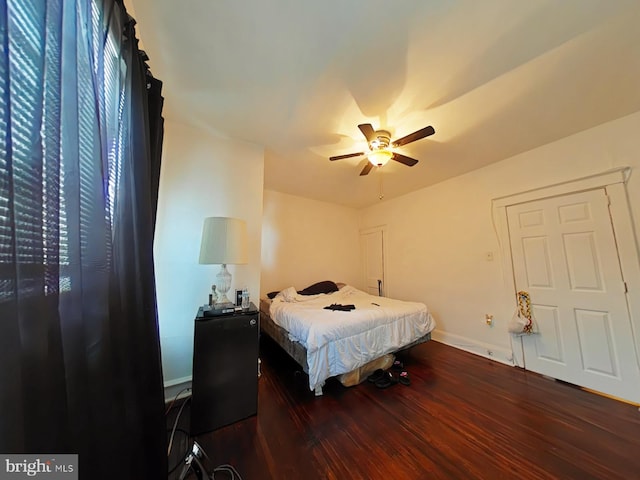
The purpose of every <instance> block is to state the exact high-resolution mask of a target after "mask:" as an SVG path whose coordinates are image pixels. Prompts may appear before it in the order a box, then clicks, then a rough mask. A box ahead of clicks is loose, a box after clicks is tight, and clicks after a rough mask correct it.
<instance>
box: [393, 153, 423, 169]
mask: <svg viewBox="0 0 640 480" xmlns="http://www.w3.org/2000/svg"><path fill="white" fill-rule="evenodd" d="M391 159H392V160H395V161H396V162H400V163H403V164H405V165H406V166H407V167H413V166H414V165H415V164H416V163H418V160H416V159H415V158H411V157H407V156H406V155H402V154H401V153H396V152H393V157H391Z"/></svg>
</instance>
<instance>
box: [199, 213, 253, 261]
mask: <svg viewBox="0 0 640 480" xmlns="http://www.w3.org/2000/svg"><path fill="white" fill-rule="evenodd" d="M247 261H248V253H247V224H246V222H245V221H244V220H240V219H238V218H229V217H209V218H205V219H204V226H203V227H202V243H201V244H200V262H199V263H204V264H227V265H241V264H245V263H247Z"/></svg>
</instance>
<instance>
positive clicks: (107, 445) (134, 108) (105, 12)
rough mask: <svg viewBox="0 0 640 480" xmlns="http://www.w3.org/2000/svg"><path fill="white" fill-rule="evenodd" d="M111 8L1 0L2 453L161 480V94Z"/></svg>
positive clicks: (116, 4) (90, 1)
mask: <svg viewBox="0 0 640 480" xmlns="http://www.w3.org/2000/svg"><path fill="white" fill-rule="evenodd" d="M134 25H135V22H133V20H132V19H131V18H130V17H128V16H127V14H126V11H125V9H124V6H123V5H122V3H121V1H118V0H76V1H72V0H58V1H55V0H47V1H45V0H0V41H1V42H2V52H1V53H0V453H6V454H13V453H16V454H18V453H23V454H26V453H31V454H49V453H52V454H55V453H77V454H78V455H79V464H80V469H79V471H80V478H83V479H84V478H87V479H103V478H104V479H107V478H108V479H113V478H118V479H128V478H131V479H134V478H135V479H161V478H166V477H167V473H166V472H167V460H166V448H167V445H166V426H165V420H164V397H163V384H162V370H161V361H160V342H159V333H158V320H157V309H156V299H155V281H154V268H153V232H154V226H155V211H156V204H157V195H158V180H159V172H160V159H161V150H162V137H163V133H162V132H163V121H162V114H161V112H162V96H161V88H162V83H161V82H160V81H158V80H157V79H155V78H153V77H152V76H151V73H150V72H149V69H148V67H147V65H146V55H145V54H144V52H141V51H139V49H138V45H137V40H136V36H135V27H134Z"/></svg>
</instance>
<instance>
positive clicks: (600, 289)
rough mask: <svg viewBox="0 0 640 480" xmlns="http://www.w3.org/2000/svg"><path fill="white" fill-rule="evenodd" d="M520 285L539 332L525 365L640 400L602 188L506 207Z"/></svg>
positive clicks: (639, 376)
mask: <svg viewBox="0 0 640 480" xmlns="http://www.w3.org/2000/svg"><path fill="white" fill-rule="evenodd" d="M507 219H508V226H509V236H510V242H511V253H512V260H513V268H514V278H515V283H516V290H517V291H526V292H528V293H529V295H530V298H531V312H532V314H533V317H534V319H535V322H536V323H537V325H538V327H539V333H537V334H535V335H530V336H524V337H522V341H523V350H524V359H525V368H526V369H528V370H532V371H535V372H538V373H541V374H544V375H548V376H550V377H554V378H557V379H560V380H564V381H567V382H570V383H573V384H576V385H580V386H583V387H587V388H590V389H593V390H597V391H600V392H604V393H607V394H609V395H613V396H616V397H620V398H623V399H626V400H630V401H633V402H640V371H639V368H638V363H637V362H636V357H635V347H634V343H633V333H632V328H631V320H630V315H629V311H628V308H627V299H626V288H625V283H624V281H623V278H622V273H621V268H620V259H619V256H618V249H617V246H616V241H615V236H614V231H613V226H612V223H611V217H610V214H609V201H608V197H607V194H606V191H605V189H604V188H601V189H596V190H590V191H585V192H580V193H573V194H568V195H561V196H556V197H551V198H546V199H542V200H536V201H531V202H525V203H521V204H517V205H512V206H509V207H507Z"/></svg>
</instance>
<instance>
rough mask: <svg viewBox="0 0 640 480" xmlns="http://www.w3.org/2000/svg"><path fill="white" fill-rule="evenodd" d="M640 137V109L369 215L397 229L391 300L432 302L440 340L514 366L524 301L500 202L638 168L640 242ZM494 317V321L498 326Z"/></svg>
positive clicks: (365, 221) (639, 228)
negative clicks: (504, 249)
mask: <svg viewBox="0 0 640 480" xmlns="http://www.w3.org/2000/svg"><path fill="white" fill-rule="evenodd" d="M639 131H640V112H639V113H635V114H633V115H630V116H627V117H624V118H622V119H618V120H616V121H613V122H609V123H607V124H604V125H601V126H599V127H596V128H594V129H591V130H588V131H585V132H581V133H579V134H577V135H573V136H571V137H568V138H565V139H562V140H560V141H558V142H555V143H553V144H549V145H546V146H544V147H541V148H537V149H535V150H532V151H529V152H526V153H523V154H520V155H517V156H515V157H512V158H510V159H507V160H504V161H502V162H499V163H495V164H492V165H489V166H487V167H485V168H482V169H479V170H476V171H474V172H471V173H469V174H466V175H462V176H460V177H457V178H454V179H451V180H449V181H446V182H443V183H440V184H437V185H435V186H432V187H429V188H425V189H422V190H419V191H417V192H413V193H411V194H408V195H405V196H403V197H400V198H397V199H393V200H390V201H385V202H383V203H380V204H377V205H374V206H372V207H369V208H366V209H363V210H362V211H361V218H360V227H361V228H367V227H371V226H376V225H383V224H384V225H386V226H387V231H388V235H387V242H388V255H389V258H388V262H387V266H388V268H387V270H388V271H387V272H386V276H387V279H388V285H390V288H391V289H390V291H388V295H389V296H391V297H397V298H404V299H410V300H416V301H423V302H425V303H426V304H427V305H428V306H429V307H430V309H431V311H432V313H433V314H434V316H435V319H436V321H437V323H438V326H437V331H436V332H435V333H434V338H436V339H440V340H442V341H445V342H446V343H450V344H454V345H456V346H458V347H460V348H463V349H466V350H469V351H473V352H475V353H479V354H483V355H487V354H488V350H491V352H492V355H493V356H494V358H496V359H497V360H501V361H510V355H511V345H510V336H509V334H507V331H506V324H507V321H508V320H509V318H510V317H511V315H512V313H513V310H514V309H515V303H514V299H513V295H514V294H513V292H511V291H509V289H508V288H507V285H508V282H507V281H506V280H507V279H505V278H503V273H502V267H501V261H502V259H501V258H500V245H499V243H498V237H497V234H496V231H495V230H494V225H493V219H492V203H491V202H492V199H494V198H497V197H501V196H505V195H510V194H514V193H518V192H523V191H526V190H530V189H535V188H540V187H544V186H547V185H552V184H556V183H560V182H564V181H569V180H573V179H577V178H580V177H584V176H588V175H591V174H596V173H601V172H603V171H605V170H608V169H611V168H613V167H618V166H631V167H632V168H633V172H632V175H631V178H630V180H629V182H628V184H627V191H628V195H629V203H630V205H631V209H632V215H633V217H634V221H635V229H636V238H639V237H640V175H639V174H638V168H639V167H640V142H639V140H638V139H639V138H640V137H639V136H638V132H639ZM636 245H637V244H636ZM487 252H492V254H493V256H494V260H493V261H487V260H486V254H487ZM626 260H627V261H629V260H630V261H637V260H635V259H626ZM632 293H633V292H632ZM635 294H640V292H635ZM485 313H491V314H493V315H494V325H493V327H489V326H487V325H486V324H485V322H484V315H485ZM638 321H640V319H635V322H636V324H637V323H638Z"/></svg>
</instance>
